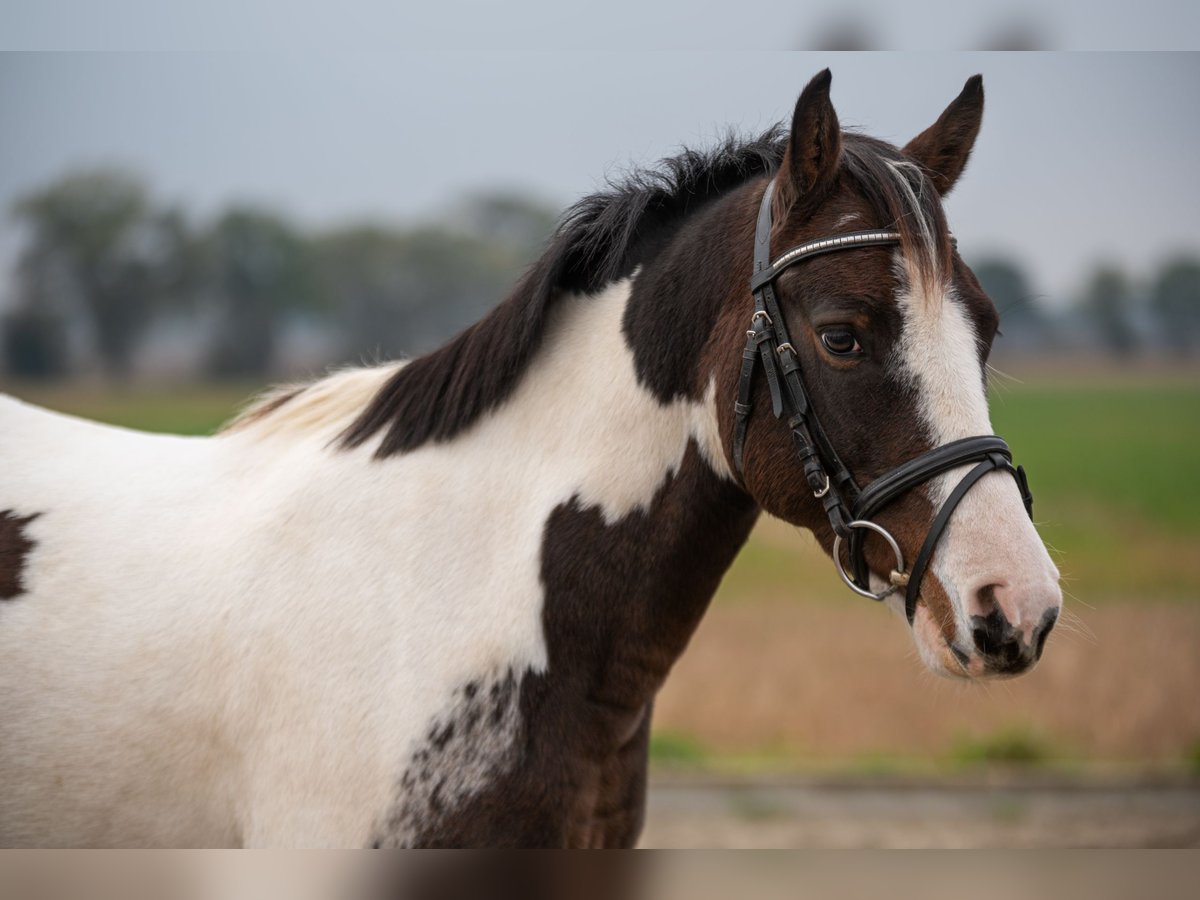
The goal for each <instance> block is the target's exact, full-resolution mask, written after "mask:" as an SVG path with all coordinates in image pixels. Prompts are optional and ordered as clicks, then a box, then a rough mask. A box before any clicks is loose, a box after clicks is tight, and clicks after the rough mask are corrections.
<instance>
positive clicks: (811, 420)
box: [733, 180, 1033, 624]
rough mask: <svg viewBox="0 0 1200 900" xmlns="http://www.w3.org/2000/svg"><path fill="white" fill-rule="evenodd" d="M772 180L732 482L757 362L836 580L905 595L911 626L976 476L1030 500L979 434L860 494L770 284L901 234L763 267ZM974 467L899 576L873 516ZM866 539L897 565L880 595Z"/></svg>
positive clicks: (761, 216) (811, 246)
mask: <svg viewBox="0 0 1200 900" xmlns="http://www.w3.org/2000/svg"><path fill="white" fill-rule="evenodd" d="M774 187H775V182H774V181H773V180H772V181H771V182H769V183H768V184H767V188H766V190H765V191H764V192H763V198H762V203H761V204H760V205H759V208H758V221H757V224H756V226H755V234H754V274H753V275H752V276H751V278H750V291H751V293H752V294H753V295H754V315H753V316H752V317H751V319H750V330H749V331H747V332H746V348H745V350H743V351H742V374H741V378H740V380H739V382H738V396H737V401H736V402H735V403H734V431H733V459H734V464H735V466H736V467H737V472H738V476H739V477H741V478H744V477H745V471H744V465H743V458H744V456H745V449H746V428H747V425H748V423H749V420H750V414H751V412H752V411H753V405H752V400H753V393H752V391H753V386H754V373H755V372H756V371H757V370H758V368H759V367H760V364H761V368H762V370H763V372H764V373H765V374H766V378H767V387H768V389H769V390H770V392H771V408H772V411H773V412H774V413H775V418H777V419H786V420H787V425H788V428H789V429H791V432H792V443H793V444H794V445H795V448H796V452H797V453H798V454H799V456H800V462H801V465H802V466H803V469H804V477H805V479H806V480H807V482H808V486H809V488H811V490H812V492H813V496H814V497H815V498H816V499H818V500H820V501H821V504H822V506H823V507H824V508H825V515H826V516H828V517H829V525H830V527H831V528H832V529H833V533H834V540H833V562H834V565H835V566H836V567H837V572H838V575H840V576H841V578H842V580H843V581H844V582H845V583H846V584H847V585H848V586H849V587H850V589H851V590H853V591H855V592H856V593H858V594H861V595H862V596H864V597H869V598H871V599H872V600H883V599H885V598H887V597H889V596H891V595H892V594H893V593H895V592H896V591H898V590H900V589H902V588H903V589H904V591H905V612H906V613H907V615H908V621H909V623H910V624H911V623H912V621H913V616H914V615H915V614H916V608H917V598H918V596H919V595H920V591H921V581H922V579H923V578H924V577H925V571H926V569H927V568H928V567H929V562H930V559H931V558H932V557H933V550H934V548H935V547H936V546H937V542H938V540H939V538H941V536H942V534H943V533H944V532H945V530H946V526H947V524H949V522H950V516H951V514H952V513H953V512H954V510H955V508H956V507H957V506H958V504H959V503H960V502H961V501H962V499H963V497H965V496H966V494H967V491H969V490H970V489H971V488H972V487H973V486H974V485H975V484H976V483H977V482H978V481H979V479H981V478H982V477H983V476H984V475H986V474H988V472H991V471H993V470H995V469H1003V470H1005V471H1007V472H1009V473H1011V474H1012V476H1013V478H1015V479H1016V482H1017V487H1018V488H1019V489H1020V491H1021V500H1022V501H1023V502H1024V504H1025V510H1026V512H1028V513H1029V515H1030V516H1031V517H1032V515H1033V495H1032V494H1031V493H1030V492H1029V483H1028V481H1027V480H1026V478H1025V470H1024V468H1022V467H1021V466H1015V467H1014V466H1013V463H1012V451H1011V450H1009V448H1008V444H1006V443H1005V442H1004V440H1003V439H1001V438H999V437H996V436H995V435H979V436H977V437H968V438H963V439H961V440H957V441H951V442H950V443H948V444H943V445H942V446H940V447H935V448H933V449H932V450H929V451H927V452H925V453H922V454H921V455H920V456H917V457H915V458H913V459H910V460H908V461H907V462H904V463H901V464H900V465H899V466H897V467H896V468H894V469H892V470H891V471H890V472H888V473H887V474H885V475H881V476H880V477H879V478H876V479H875V480H874V481H872V482H871V483H870V484H868V485H867V486H866V487H865V488H861V489H860V488H859V486H858V484H857V483H856V482H855V480H854V476H853V475H851V474H850V471H849V469H847V468H846V465H845V463H843V462H842V460H841V458H840V457H839V456H838V454H837V451H836V450H835V449H834V447H833V445H832V443H830V441H829V437H828V435H827V434H826V433H825V430H824V429H823V428H822V427H821V422H820V420H819V419H818V418H817V414H816V411H815V410H814V409H813V407H812V403H811V402H810V400H809V393H808V390H807V389H806V388H805V386H804V379H803V378H802V376H801V372H800V357H799V354H797V352H796V349H795V347H793V346H792V344H791V342H790V340H789V338H788V332H787V325H786V323H785V321H784V318H783V312H782V310H781V309H780V308H779V302H778V300H777V299H776V297H775V280H776V279H777V278H779V276H780V275H781V274H782V273H783V272H784V271H785V270H786V269H788V268H790V267H791V266H794V265H796V264H797V263H800V262H803V261H804V260H806V259H811V258H812V257H814V256H819V255H821V254H824V253H833V252H836V251H841V250H853V249H855V248H858V247H881V246H896V245H898V244H899V243H900V234H899V232H895V231H853V232H849V233H846V234H839V235H835V236H833V237H828V238H822V239H820V240H815V241H809V242H808V243H805V244H800V245H799V246H797V247H793V248H791V249H790V250H788V251H786V252H784V253H782V254H780V255H779V256H778V257H777V258H776V259H774V260H772V259H771V196H772V193H773V191H774ZM971 463H974V464H975V467H974V468H973V469H971V471H970V472H968V473H967V474H966V475H965V476H964V477H963V478H962V480H961V481H959V483H958V485H957V486H956V487H955V488H954V490H953V491H951V492H950V496H949V497H947V498H946V502H945V503H943V504H942V508H941V509H940V510H939V511H938V514H937V516H936V517H935V518H934V520H933V524H932V525H931V526H930V528H929V532H928V533H927V534H926V536H925V542H924V543H923V544H922V545H921V549H920V551H919V552H918V553H917V558H916V560H915V561H914V563H913V567H912V570H911V571H905V568H904V555H903V554H902V553H901V551H900V545H899V544H898V543H897V542H896V539H895V538H894V537H892V535H891V534H889V533H888V531H887V529H885V528H884V527H883V526H882V525H879V524H878V523H876V522H874V521H872V517H873V516H875V515H876V514H877V513H879V512H880V511H881V510H883V509H884V508H885V507H886V506H887V505H888V504H889V503H891V502H892V501H893V500H895V499H896V498H898V497H900V496H902V495H904V494H906V493H908V492H909V491H911V490H912V489H913V488H915V487H917V486H919V485H922V484H924V483H925V482H927V481H929V480H930V479H932V478H935V477H937V476H938V475H941V474H942V473H944V472H948V471H949V470H951V469H954V468H957V467H959V466H964V465H969V464H971ZM867 532H874V533H875V534H878V535H879V536H880V537H881V538H883V539H884V540H885V541H886V542H887V544H888V546H889V547H891V549H892V553H893V554H895V557H896V567H895V568H894V569H893V570H892V572H891V574H890V576H889V578H888V580H889V582H890V587H888V588H886V589H885V590H883V591H880V592H879V593H875V592H873V591H872V590H871V589H870V569H869V567H868V566H867V560H866V555H865V552H864V545H865V538H866V533H867ZM843 541H844V542H845V543H846V544H847V547H848V557H849V562H850V568H851V571H850V572H847V570H846V566H845V565H844V564H843V562H842V554H841V549H842V543H843Z"/></svg>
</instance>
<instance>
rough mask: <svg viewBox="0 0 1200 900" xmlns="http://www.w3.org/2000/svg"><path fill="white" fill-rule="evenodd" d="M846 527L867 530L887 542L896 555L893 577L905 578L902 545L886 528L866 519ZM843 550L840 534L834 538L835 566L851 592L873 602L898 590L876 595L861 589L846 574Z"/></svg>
mask: <svg viewBox="0 0 1200 900" xmlns="http://www.w3.org/2000/svg"><path fill="white" fill-rule="evenodd" d="M846 527H847V528H866V529H867V530H868V531H873V532H875V533H876V534H877V535H879V536H880V537H881V538H883V539H884V540H885V541H887V542H888V546H889V547H891V548H892V552H893V553H894V554H896V568H895V569H894V570H893V571H892V575H893V576H899V577H900V578H903V577H904V575H905V571H904V554H903V553H901V552H900V545H899V544H897V543H896V539H895V538H894V537H892V536H891V535H890V534H889V533H888V530H887V529H886V528H884V527H883V526H882V525H876V524H875V523H874V522H868V521H867V520H866V519H855V520H854V521H853V522H851V523H850V524H849V525H847V526H846ZM841 549H842V536H841V535H840V534H835V535H834V536H833V564H834V565H835V566H836V567H837V573H838V575H840V576H841V577H842V581H844V582H846V587H848V588H850V590H852V591H854V593H856V594H858V595H859V596H860V597H868V598H870V599H871V600H883V599H884V598H886V597H888V596H890V595H891V594H892V593H893V592H894V591H895V590H896V588H895V587H894V586H893V587H890V588H888V589H887V590H886V591H881V592H880V593H878V594H874V593H872V592H871V591H868V590H866V589H864V588H861V587H859V586H858V585H857V584H855V583H854V582H853V581H851V580H850V576H849V575H847V574H846V569H845V567H844V566H843V565H842V554H841Z"/></svg>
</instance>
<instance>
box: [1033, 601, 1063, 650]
mask: <svg viewBox="0 0 1200 900" xmlns="http://www.w3.org/2000/svg"><path fill="white" fill-rule="evenodd" d="M1057 621H1058V610H1057V609H1048V610H1046V612H1045V613H1044V614H1043V615H1042V621H1041V622H1039V623H1038V627H1037V628H1036V629H1034V632H1033V644H1034V647H1035V649H1034V652H1033V658H1034V659H1041V658H1042V651H1043V650H1045V649H1046V638H1048V637H1049V636H1050V632H1051V631H1052V630H1053V629H1054V623H1055V622H1057Z"/></svg>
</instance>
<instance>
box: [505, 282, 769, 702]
mask: <svg viewBox="0 0 1200 900" xmlns="http://www.w3.org/2000/svg"><path fill="white" fill-rule="evenodd" d="M660 271H661V270H660V269H659V267H658V266H656V265H654V264H650V265H648V266H647V267H646V268H645V270H643V271H642V272H641V273H639V274H638V275H637V276H636V277H635V278H633V279H629V280H625V281H621V282H618V283H616V284H613V285H611V286H610V287H609V288H607V289H606V290H605V291H602V292H601V293H599V294H597V295H593V296H590V297H578V298H563V301H562V304H561V308H560V310H559V316H560V318H558V319H557V320H556V321H555V322H554V323H553V324H552V328H551V330H550V332H549V334H548V341H547V344H546V345H545V347H544V348H543V352H542V354H540V358H539V359H538V360H537V362H536V363H535V365H534V367H533V369H532V370H531V372H530V373H529V375H528V377H527V381H526V388H523V389H522V390H521V391H519V392H518V396H517V397H515V398H514V402H515V403H518V404H519V403H521V402H526V403H528V405H529V409H530V410H534V409H537V410H539V411H540V412H541V413H544V412H545V411H546V410H547V409H555V410H561V411H562V413H561V418H559V419H558V421H557V427H556V428H554V429H553V430H552V431H551V432H550V433H548V434H544V433H539V431H538V430H537V428H532V429H531V430H526V431H525V434H526V435H527V437H526V440H527V441H532V442H535V443H536V442H539V441H544V440H546V439H548V440H549V442H550V443H551V444H553V445H556V447H557V450H558V452H559V453H560V454H561V456H562V459H563V460H564V461H566V460H569V461H570V463H569V465H570V466H578V467H579V468H578V471H577V479H578V480H577V484H576V486H575V488H574V489H573V490H570V491H565V492H563V496H562V497H561V499H560V502H559V503H558V504H557V505H556V506H555V507H554V509H553V511H552V512H551V514H550V516H549V518H548V519H547V521H546V524H545V528H544V532H543V542H542V548H541V559H542V562H541V582H542V584H543V586H544V591H545V603H544V607H543V624H544V629H545V633H546V639H547V649H548V654H549V669H550V671H551V672H552V673H553V672H556V671H557V672H560V673H561V672H577V673H580V677H581V678H583V679H584V681H585V683H583V684H581V687H583V689H585V690H586V693H587V696H588V698H589V699H590V700H592V701H595V702H599V703H601V704H603V705H606V706H609V707H612V708H619V709H622V708H623V709H634V708H637V707H638V706H639V705H641V704H645V703H647V702H649V700H650V699H651V698H652V697H653V694H654V692H655V691H656V690H657V689H658V687H659V686H660V685H661V683H662V680H663V679H664V678H665V677H666V674H667V672H668V670H669V669H670V667H671V665H672V664H673V663H674V661H675V660H676V659H677V658H678V656H679V655H680V654H681V653H682V651H683V649H684V647H685V646H686V643H687V640H688V639H689V638H690V636H691V634H692V633H693V631H694V630H695V627H696V626H697V624H698V623H699V620H700V618H701V616H702V615H703V613H704V611H705V610H706V608H707V606H708V603H709V601H710V599H711V598H712V596H713V594H714V593H715V591H716V588H717V585H718V584H719V583H720V579H721V577H722V575H723V574H724V573H725V571H726V570H727V569H728V567H729V565H730V564H731V563H732V561H733V558H734V556H735V555H736V554H737V551H738V550H739V549H740V547H741V546H742V544H743V543H744V542H745V539H746V536H747V534H748V533H749V530H750V528H751V527H752V525H753V523H754V520H755V518H756V515H757V507H756V506H755V504H754V502H753V501H752V500H751V499H750V497H749V496H747V495H746V494H745V493H744V492H743V491H742V490H741V488H740V487H739V486H738V485H737V484H736V482H735V481H734V480H733V478H732V476H731V473H730V472H729V469H728V465H727V462H726V456H725V453H724V448H723V445H722V441H721V436H720V428H719V424H718V421H719V420H718V416H717V404H718V403H719V402H721V401H722V400H724V399H725V398H723V397H720V396H719V395H718V392H717V388H716V378H715V373H714V372H713V371H708V370H707V369H706V366H708V364H707V363H706V361H705V355H704V354H703V353H701V352H699V350H698V349H697V351H696V352H693V350H692V346H691V345H692V344H693V343H694V344H695V346H696V348H700V347H702V346H703V345H704V344H705V343H706V342H707V340H708V335H707V334H701V333H700V332H699V331H697V330H695V329H693V331H695V334H689V333H687V331H688V328H687V327H686V326H687V325H688V324H689V322H688V320H686V319H675V318H674V311H675V310H676V309H678V305H679V304H678V303H677V302H676V298H675V297H674V296H672V295H671V293H670V291H669V289H664V284H663V281H662V279H661V277H660V274H659V273H660ZM709 290H711V288H709ZM694 301H695V297H693V303H694ZM692 311H693V313H694V314H695V315H696V317H697V319H698V320H699V321H700V322H701V323H703V322H704V320H705V318H706V317H705V315H704V313H703V312H702V311H701V310H698V309H696V308H694V307H693V310H692ZM681 323H682V324H683V325H684V326H685V327H684V329H683V331H684V332H685V333H683V334H681V333H680V325H681ZM690 324H694V322H692V323H690ZM672 354H675V355H676V356H675V357H674V358H673V359H668V360H665V363H666V365H665V366H660V368H658V369H657V370H656V369H655V368H654V367H653V366H652V365H649V364H648V360H650V359H658V361H659V362H664V360H662V359H661V358H660V357H661V356H671V355H672ZM679 354H682V356H679ZM667 370H669V371H670V375H667V374H665V373H666V372H667ZM671 376H673V377H675V378H676V379H677V383H676V384H673V385H672V384H670V383H669V378H670V377H671ZM526 389H528V392H529V393H528V395H525V394H526ZM523 395H524V396H523ZM535 395H538V396H535ZM560 395H561V397H562V399H561V401H560V402H556V401H554V400H553V399H551V398H555V397H559V396H560ZM530 425H532V423H528V422H527V423H525V427H526V428H529V427H530ZM546 427H549V426H548V425H547V426H546Z"/></svg>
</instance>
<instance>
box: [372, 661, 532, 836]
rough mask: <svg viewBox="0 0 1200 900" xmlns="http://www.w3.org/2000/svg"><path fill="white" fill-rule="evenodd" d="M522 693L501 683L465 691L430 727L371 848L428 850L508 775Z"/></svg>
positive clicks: (511, 681) (511, 682)
mask: <svg viewBox="0 0 1200 900" xmlns="http://www.w3.org/2000/svg"><path fill="white" fill-rule="evenodd" d="M519 701H520V690H519V685H518V680H517V677H516V675H515V674H514V673H513V672H512V671H511V670H510V671H509V672H507V673H506V674H505V675H504V676H503V677H498V678H494V679H480V680H478V681H471V682H469V683H468V684H466V685H464V686H463V687H462V688H461V689H460V690H459V691H458V692H457V693H456V695H455V703H454V706H453V708H452V709H451V710H450V711H449V712H448V713H446V714H445V715H444V716H441V717H439V718H438V719H436V720H435V721H434V723H433V724H432V725H431V726H430V728H429V731H428V733H427V735H426V737H425V740H424V741H423V742H422V744H421V746H420V748H419V749H418V750H417V751H416V752H415V753H414V754H413V755H412V757H411V759H410V760H409V763H408V766H407V768H406V769H405V770H404V773H403V775H401V776H400V781H399V784H398V787H397V794H398V797H397V801H396V804H395V806H394V807H393V808H392V810H391V811H390V812H389V813H388V814H387V817H386V819H385V820H384V821H383V822H382V824H381V825H380V826H379V827H378V828H377V830H376V834H375V837H374V840H373V841H372V846H374V847H411V846H420V845H425V844H427V843H428V842H429V836H430V835H436V834H440V833H442V832H443V831H445V830H446V828H447V826H448V824H449V823H450V822H451V821H452V820H453V818H454V815H455V811H456V809H457V808H458V807H459V806H460V805H461V804H462V803H463V802H464V801H465V800H467V799H468V798H470V797H471V796H473V795H475V794H477V793H479V792H480V791H481V790H483V789H484V788H485V787H487V786H488V784H489V783H490V782H491V781H493V780H494V779H495V778H497V777H499V776H501V775H504V774H505V773H506V772H507V771H508V770H509V769H510V768H511V766H512V764H513V762H514V760H515V748H514V742H515V739H516V736H517V732H518V729H519V725H520V714H519Z"/></svg>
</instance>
